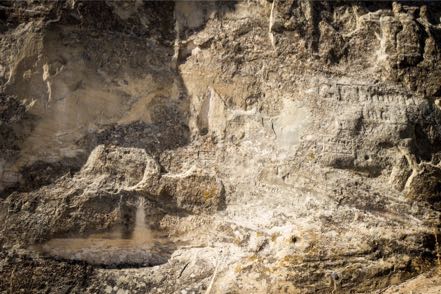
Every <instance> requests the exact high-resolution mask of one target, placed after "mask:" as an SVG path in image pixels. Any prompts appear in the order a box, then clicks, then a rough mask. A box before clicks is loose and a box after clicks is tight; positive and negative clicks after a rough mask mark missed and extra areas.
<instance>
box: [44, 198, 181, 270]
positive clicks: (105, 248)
mask: <svg viewBox="0 0 441 294" xmlns="http://www.w3.org/2000/svg"><path fill="white" fill-rule="evenodd" d="M39 250H40V251H41V252H43V253H44V254H45V255H48V256H50V257H53V258H56V259H64V260H75V261H85V262H87V263H89V264H93V265H101V266H117V267H124V266H154V265H159V264H162V263H165V262H167V260H168V258H169V256H170V255H171V253H172V251H173V244H172V243H171V242H170V241H168V240H167V239H166V238H164V236H161V235H160V234H159V233H158V232H153V231H152V230H151V229H150V228H149V227H148V226H147V225H146V222H145V210H144V201H143V199H140V201H139V204H138V208H137V210H136V220H135V226H134V229H133V231H132V232H131V233H130V234H127V232H125V231H124V230H122V229H116V230H114V231H111V232H106V233H98V234H92V235H89V236H87V238H55V239H51V240H49V241H48V242H46V243H44V244H42V245H40V248H39Z"/></svg>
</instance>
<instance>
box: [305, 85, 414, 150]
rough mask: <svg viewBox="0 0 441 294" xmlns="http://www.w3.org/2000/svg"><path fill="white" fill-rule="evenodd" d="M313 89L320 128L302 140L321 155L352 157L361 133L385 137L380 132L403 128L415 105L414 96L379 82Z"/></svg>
mask: <svg viewBox="0 0 441 294" xmlns="http://www.w3.org/2000/svg"><path fill="white" fill-rule="evenodd" d="M314 91H315V92H310V93H315V94H316V95H317V96H316V98H317V99H314V100H313V101H316V104H315V107H317V109H319V110H318V111H320V115H319V117H320V118H321V119H320V120H319V121H317V125H318V126H319V128H320V130H321V131H320V132H318V133H316V134H312V135H311V137H310V140H311V141H310V142H306V141H304V143H305V144H306V146H310V147H309V148H308V149H309V150H313V152H316V153H318V154H322V155H327V154H328V155H335V156H336V157H340V156H344V157H347V156H354V157H355V156H356V154H357V152H358V151H357V150H358V149H363V142H364V141H365V140H364V137H366V136H373V137H374V138H375V137H378V138H383V139H384V136H383V137H382V134H391V133H396V132H397V131H398V130H399V129H401V128H405V127H406V126H407V124H408V116H409V115H408V112H411V111H412V110H413V109H415V107H416V106H417V102H416V100H415V99H414V97H413V96H411V95H409V94H407V93H405V92H404V91H399V90H397V89H394V88H390V87H386V86H381V85H367V84H341V83H322V84H319V85H318V86H317V87H316V88H315V90H314ZM323 114H326V115H324V116H323Z"/></svg>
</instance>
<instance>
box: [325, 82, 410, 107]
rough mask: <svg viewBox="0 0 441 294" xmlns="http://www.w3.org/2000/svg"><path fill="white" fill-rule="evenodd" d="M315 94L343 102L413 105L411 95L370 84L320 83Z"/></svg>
mask: <svg viewBox="0 0 441 294" xmlns="http://www.w3.org/2000/svg"><path fill="white" fill-rule="evenodd" d="M317 94H318V95H319V97H323V98H324V99H332V100H334V101H340V102H345V103H348V102H349V103H351V102H352V103H379V104H392V105H415V100H414V99H413V97H412V96H410V95H408V94H404V93H398V92H396V91H394V90H392V89H383V88H380V87H378V86H372V85H348V84H328V83H323V84H320V85H319V86H318V88H317Z"/></svg>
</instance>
